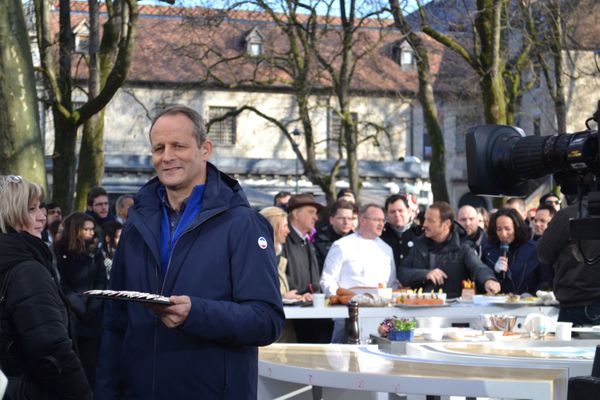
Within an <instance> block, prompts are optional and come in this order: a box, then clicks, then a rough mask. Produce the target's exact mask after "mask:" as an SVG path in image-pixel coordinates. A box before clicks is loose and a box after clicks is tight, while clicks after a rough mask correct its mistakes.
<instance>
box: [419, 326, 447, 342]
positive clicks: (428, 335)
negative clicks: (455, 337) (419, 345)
mask: <svg viewBox="0 0 600 400" xmlns="http://www.w3.org/2000/svg"><path fill="white" fill-rule="evenodd" d="M443 337H444V331H443V330H437V329H435V330H430V331H427V332H423V338H424V339H425V340H432V341H434V342H439V341H440V340H442V338H443Z"/></svg>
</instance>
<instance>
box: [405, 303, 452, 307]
mask: <svg viewBox="0 0 600 400" xmlns="http://www.w3.org/2000/svg"><path fill="white" fill-rule="evenodd" d="M394 307H398V308H437V307H450V304H448V303H444V304H402V303H399V304H394Z"/></svg>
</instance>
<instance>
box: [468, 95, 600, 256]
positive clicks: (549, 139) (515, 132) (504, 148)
mask: <svg viewBox="0 0 600 400" xmlns="http://www.w3.org/2000/svg"><path fill="white" fill-rule="evenodd" d="M594 121H595V125H596V127H595V129H594V127H593V126H592V122H594ZM585 125H586V128H587V129H586V130H585V131H582V132H576V133H564V134H556V135H551V136H526V135H525V132H523V130H522V129H520V128H517V127H513V126H506V125H481V126H476V127H473V128H471V129H469V131H468V132H467V137H466V147H467V173H468V183H469V188H470V190H471V192H472V193H476V194H483V195H493V196H503V195H504V196H525V195H527V194H529V193H531V192H533V190H534V189H535V188H536V187H538V186H539V185H540V183H541V179H542V178H543V177H545V176H547V175H549V174H553V177H554V179H555V180H556V182H557V183H558V184H559V185H560V188H561V192H562V193H564V194H565V195H567V196H568V197H569V198H572V197H574V196H575V195H576V196H577V200H578V202H579V215H578V218H575V219H572V220H571V222H570V224H571V225H570V231H571V235H572V238H573V239H578V240H581V239H595V240H598V239H600V138H599V136H598V126H599V125H600V101H599V102H598V108H597V110H596V112H595V113H594V115H593V116H592V117H591V118H589V119H588V120H586V122H585ZM584 199H586V200H587V206H586V202H585V201H583V200H584ZM594 261H599V260H594Z"/></svg>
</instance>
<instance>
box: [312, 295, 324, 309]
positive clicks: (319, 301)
mask: <svg viewBox="0 0 600 400" xmlns="http://www.w3.org/2000/svg"><path fill="white" fill-rule="evenodd" d="M313 307H325V295H324V294H323V293H313Z"/></svg>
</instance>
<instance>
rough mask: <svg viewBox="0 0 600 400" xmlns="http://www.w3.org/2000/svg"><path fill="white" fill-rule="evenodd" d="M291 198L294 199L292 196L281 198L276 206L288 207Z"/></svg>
mask: <svg viewBox="0 0 600 400" xmlns="http://www.w3.org/2000/svg"><path fill="white" fill-rule="evenodd" d="M291 197H292V196H291V195H289V196H281V197H280V198H278V199H277V204H276V206H277V207H282V206H287V204H288V203H289V201H290V198H291Z"/></svg>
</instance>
